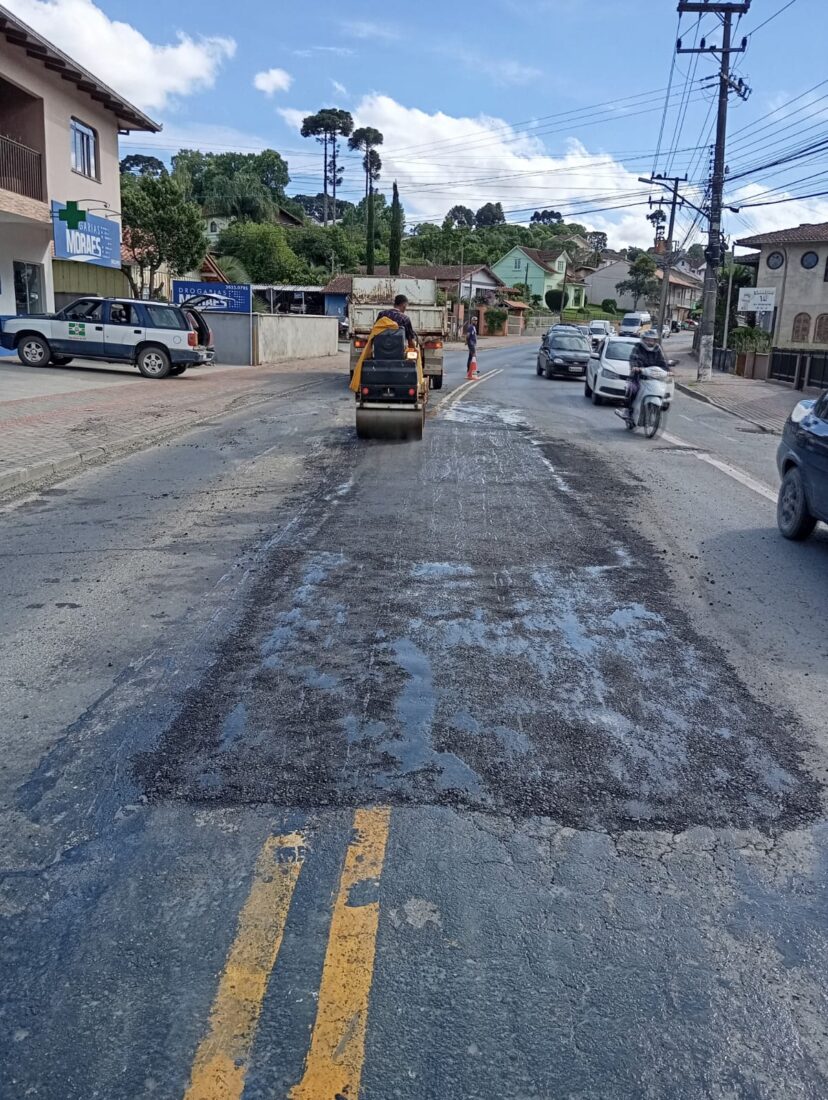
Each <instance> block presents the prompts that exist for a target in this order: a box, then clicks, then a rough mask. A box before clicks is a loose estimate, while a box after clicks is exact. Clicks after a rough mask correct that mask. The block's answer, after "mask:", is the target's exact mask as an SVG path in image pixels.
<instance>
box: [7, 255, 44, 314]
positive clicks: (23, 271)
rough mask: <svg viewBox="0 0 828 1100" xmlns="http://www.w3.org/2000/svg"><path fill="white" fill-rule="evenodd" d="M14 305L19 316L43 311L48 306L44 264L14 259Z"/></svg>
mask: <svg viewBox="0 0 828 1100" xmlns="http://www.w3.org/2000/svg"><path fill="white" fill-rule="evenodd" d="M14 306H15V309H16V310H17V313H18V315H19V316H27V315H28V314H31V313H42V312H43V310H44V309H45V308H46V303H45V300H44V296H43V265H42V264H29V263H26V262H25V260H15V261H14Z"/></svg>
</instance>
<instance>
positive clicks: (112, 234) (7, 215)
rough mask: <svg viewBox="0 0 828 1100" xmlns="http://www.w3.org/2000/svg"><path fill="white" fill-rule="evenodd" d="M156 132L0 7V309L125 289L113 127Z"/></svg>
mask: <svg viewBox="0 0 828 1100" xmlns="http://www.w3.org/2000/svg"><path fill="white" fill-rule="evenodd" d="M159 129H160V127H159V126H158V125H157V123H155V122H153V121H152V120H151V119H149V118H147V116H146V115H144V114H143V113H142V112H141V111H139V110H138V109H137V108H136V107H133V106H132V105H131V104H130V103H128V102H127V101H126V100H124V99H122V98H121V97H120V96H118V95H117V94H116V93H115V92H113V91H112V90H111V89H110V88H108V87H107V86H106V85H105V84H103V83H101V82H100V81H99V80H97V79H96V78H95V77H94V76H92V74H91V73H89V72H87V71H86V70H85V69H83V68H82V67H81V66H80V65H78V64H77V63H76V62H74V61H73V60H72V59H71V58H70V57H68V56H67V55H66V54H64V53H62V52H61V51H60V50H58V49H57V48H56V47H55V46H53V45H52V44H51V43H50V42H47V41H46V39H44V38H42V37H41V36H40V35H39V34H37V33H36V32H35V31H33V30H32V29H31V28H30V27H28V26H27V25H26V24H25V23H23V22H21V21H20V20H19V19H17V17H16V16H14V15H12V14H11V13H10V12H9V11H7V10H6V8H4V7H2V6H0V314H6V315H9V314H26V313H42V312H49V311H51V310H53V309H54V308H55V292H56V287H57V289H58V293H59V294H60V293H61V288H62V287H63V286H64V285H65V284H69V285H71V286H77V288H78V289H77V293H90V292H97V293H106V292H109V293H113V292H115V293H119V292H120V293H123V292H124V290H123V286H125V285H126V282H125V280H124V278H123V275H122V274H121V270H120V268H121V233H120V217H119V212H120V209H121V197H120V174H119V156H118V133H119V131H129V130H145V131H150V132H157V131H158V130H159ZM99 284H101V285H100V286H99ZM116 284H117V287H116ZM72 296H76V293H75V292H74V291H73V292H72Z"/></svg>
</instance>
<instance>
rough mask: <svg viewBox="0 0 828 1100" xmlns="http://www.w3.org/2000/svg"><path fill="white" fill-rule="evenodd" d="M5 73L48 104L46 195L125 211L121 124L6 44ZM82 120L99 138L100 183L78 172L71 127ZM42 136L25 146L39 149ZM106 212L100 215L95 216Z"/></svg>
mask: <svg viewBox="0 0 828 1100" xmlns="http://www.w3.org/2000/svg"><path fill="white" fill-rule="evenodd" d="M0 72H2V74H3V77H4V78H5V79H6V80H9V81H11V82H12V83H13V84H17V85H18V86H19V87H20V88H22V89H24V90H25V91H26V92H28V93H29V94H30V95H33V96H37V97H38V98H39V99H41V100H42V101H43V111H42V117H43V144H44V146H45V149H44V153H45V159H46V193H47V195H48V197H49V198H50V199H55V200H57V201H58V202H67V201H68V200H69V199H75V200H83V203H90V204H91V203H95V202H108V203H109V204H110V206H111V207H112V209H113V210H120V209H121V186H120V177H119V173H118V120H117V118H116V117H115V115H114V114H112V112H111V111H107V110H106V109H105V108H104V107H103V106H102V105H101V104H100V103H96V101H95V100H94V99H92V97H91V96H89V95H87V94H86V93H85V92H81V91H79V90H78V89H77V88H76V87H75V86H74V84H70V83H69V82H68V81H66V80H63V79H61V77H60V76H59V75H58V74H57V73H52V72H50V71H49V70H48V69H47V68H45V66H44V65H42V64H41V63H40V62H36V61H33V59H32V58H30V57H28V56H27V55H26V52H25V51H24V50H21V49H20V48H19V47H17V46H11V45H10V44H9V43H8V42H6V40H5V39H2V40H0ZM73 117H74V118H77V119H79V120H80V121H81V122H83V123H85V124H86V125H87V126H91V127H92V128H93V129H94V130H96V131H97V133H98V174H99V176H100V179H99V180H93V179H89V178H88V177H87V176H82V175H79V174H78V173H77V172H74V171H73V170H72V150H71V140H70V129H69V126H70V122H71V120H72V118H73ZM39 138H40V134H39V133H37V134H36V133H34V132H33V133H32V136H31V139H29V138H25V137H22V136H21V138H20V140H21V141H23V144H26V145H30V146H31V147H32V148H35V149H36V148H38V145H39V143H40V142H39ZM94 212H95V213H100V211H94Z"/></svg>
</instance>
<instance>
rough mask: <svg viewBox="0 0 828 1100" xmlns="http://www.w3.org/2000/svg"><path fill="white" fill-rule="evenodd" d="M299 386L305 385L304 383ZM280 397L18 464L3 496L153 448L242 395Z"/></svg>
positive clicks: (2, 478)
mask: <svg viewBox="0 0 828 1100" xmlns="http://www.w3.org/2000/svg"><path fill="white" fill-rule="evenodd" d="M300 388H304V386H301V387H300ZM279 396H280V395H279V394H278V393H275V394H274V393H269V394H263V393H258V394H256V393H252V394H237V395H236V397H235V398H234V399H233V400H231V401H230V403H229V404H228V405H227V406H225V408H223V409H213V410H212V411H211V412H199V413H196V414H195V415H194V416H189V417H186V418H184V419H181V420H177V421H175V423H172V424H167V425H166V426H165V427H163V428H159V429H158V430H157V431H154V432H146V431H141V432H133V433H132V434H131V435H124V436H121V438H120V439H118V440H116V441H114V442H113V443H106V444H100V445H98V446H94V447H89V449H88V450H84V451H67V452H66V454H63V455H59V456H58V457H57V458H49V459H42V460H41V461H39V462H33V463H32V464H31V465H30V466H16V467H15V468H14V469H12V470H6V471H5V472H2V473H0V498H4V497H6V496H7V495H18V494H19V493H20V492H21V491H22V490H26V489H34V488H40V487H42V486H44V485H46V484H50V483H52V482H56V481H59V480H61V479H62V478H64V477H67V476H69V474H74V473H79V472H80V471H81V470H84V469H88V468H89V467H92V466H98V465H101V464H102V463H104V462H107V461H109V460H110V459H113V458H122V457H123V456H125V455H127V454H134V453H136V452H138V451H143V450H148V449H149V448H150V447H154V446H156V445H157V444H159V443H164V442H166V440H168V439H174V438H175V437H176V436H178V435H181V434H182V433H183V432H185V431H187V430H188V429H190V428H195V427H197V426H198V425H199V424H201V423H203V422H205V421H208V420H212V419H214V418H215V417H216V416H224V415H226V414H228V413H234V412H236V411H238V410H237V409H236V408H235V405H236V403H237V401H238V399H239V398H243V399H244V400H245V405H246V406H247V407H252V406H254V405H261V404H264V403H265V402H266V401H271V400H273V399H274V398H275V397H279ZM3 503H6V501H3Z"/></svg>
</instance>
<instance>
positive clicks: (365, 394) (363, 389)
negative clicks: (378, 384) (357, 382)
mask: <svg viewBox="0 0 828 1100" xmlns="http://www.w3.org/2000/svg"><path fill="white" fill-rule="evenodd" d="M370 392H371V391H370V390H369V389H368V387H367V386H363V387H362V396H363V397H367V396H368V394H369V393H370Z"/></svg>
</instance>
